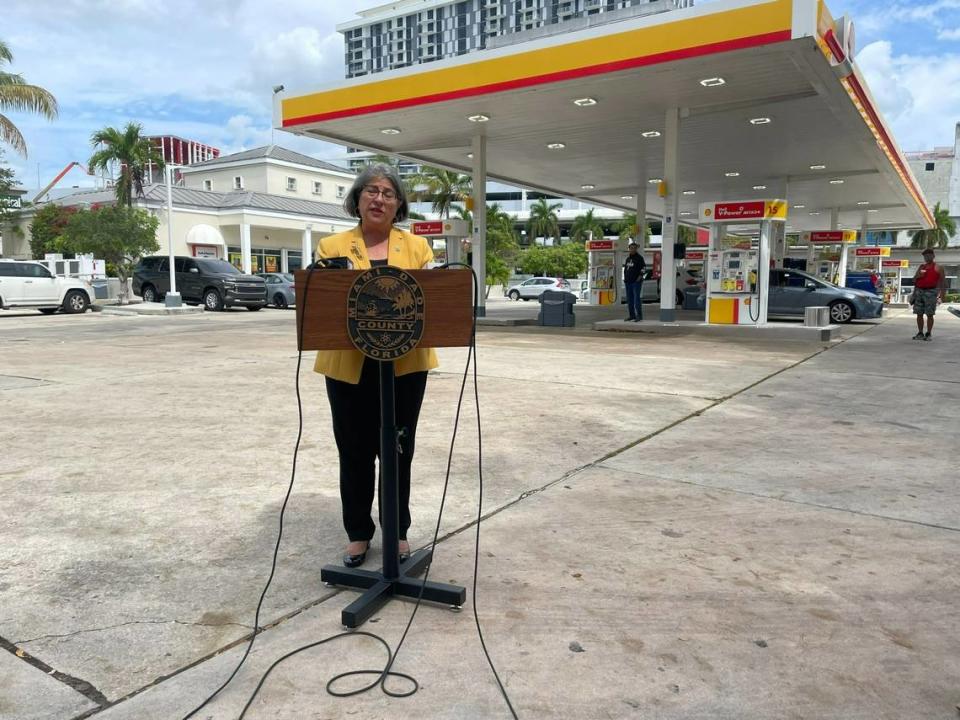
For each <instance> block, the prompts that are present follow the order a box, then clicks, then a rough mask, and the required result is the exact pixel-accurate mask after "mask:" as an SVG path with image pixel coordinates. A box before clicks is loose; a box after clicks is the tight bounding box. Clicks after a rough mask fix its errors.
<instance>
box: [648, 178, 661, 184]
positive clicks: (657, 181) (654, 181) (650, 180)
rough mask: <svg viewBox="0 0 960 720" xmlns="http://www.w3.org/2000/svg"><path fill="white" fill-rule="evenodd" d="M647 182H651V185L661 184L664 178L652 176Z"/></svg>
mask: <svg viewBox="0 0 960 720" xmlns="http://www.w3.org/2000/svg"><path fill="white" fill-rule="evenodd" d="M647 182H648V183H650V184H651V185H659V184H660V183H662V182H663V178H650V179H649V180H647Z"/></svg>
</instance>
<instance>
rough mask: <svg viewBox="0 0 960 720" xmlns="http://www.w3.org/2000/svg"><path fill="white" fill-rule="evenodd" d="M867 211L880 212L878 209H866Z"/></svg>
mask: <svg viewBox="0 0 960 720" xmlns="http://www.w3.org/2000/svg"><path fill="white" fill-rule="evenodd" d="M867 212H880V211H879V210H867Z"/></svg>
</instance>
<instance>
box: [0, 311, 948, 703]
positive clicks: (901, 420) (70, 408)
mask: <svg viewBox="0 0 960 720" xmlns="http://www.w3.org/2000/svg"><path fill="white" fill-rule="evenodd" d="M292 315H293V314H292V313H284V312H281V311H273V310H271V311H264V312H262V313H257V314H254V313H245V312H243V311H237V312H230V313H225V314H213V315H209V314H202V315H200V316H198V317H172V318H171V317H157V318H154V317H106V316H103V315H101V314H97V315H85V316H82V317H75V316H74V317H70V316H63V317H61V316H53V317H49V318H48V317H41V316H32V317H31V316H26V315H24V316H21V317H17V318H4V319H2V320H0V368H3V369H2V370H0V417H2V418H3V427H4V428H5V435H6V437H5V449H4V453H3V461H2V465H0V490H2V492H3V494H4V497H5V498H6V500H7V503H5V504H6V507H7V508H9V510H8V511H7V513H6V518H7V522H5V523H4V524H2V525H0V608H2V609H0V638H2V639H0V645H2V647H3V648H4V649H5V650H6V652H0V677H2V680H3V682H0V718H4V719H6V718H9V719H10V720H12V719H13V718H17V719H18V720H19V719H21V718H24V719H25V718H64V719H68V718H70V719H72V718H79V717H98V718H109V719H111V720H112V719H114V718H177V717H182V715H183V714H184V713H185V712H186V711H187V710H189V709H190V708H191V707H193V706H194V705H195V704H197V703H198V702H199V701H200V700H201V699H202V698H203V697H205V696H206V695H207V694H208V693H209V692H212V690H213V689H214V688H216V687H217V686H218V685H219V684H220V683H221V682H222V681H223V680H224V679H226V677H227V675H229V672H230V671H231V670H232V666H233V665H234V664H235V663H236V661H237V659H238V658H239V654H240V653H241V651H242V646H239V645H234V647H233V648H232V649H226V650H225V648H230V646H231V645H232V644H235V643H236V642H237V641H238V640H240V639H241V638H243V637H244V636H245V635H246V634H247V633H248V632H249V628H250V627H251V626H252V623H253V610H254V608H255V606H256V601H257V598H258V597H259V593H260V591H261V590H262V587H263V583H264V582H265V580H266V577H267V574H268V572H269V560H270V554H271V552H272V549H273V544H274V541H275V539H276V531H277V516H278V511H279V506H280V504H281V503H282V501H283V496H284V493H285V492H286V488H287V484H288V482H289V471H290V457H291V453H292V449H293V440H294V438H295V435H296V427H297V417H296V401H295V396H294V391H293V380H294V371H295V364H296V353H295V351H294V350H293V346H294V342H293V317H292ZM938 320H939V323H938V328H937V338H936V340H935V341H934V342H932V343H920V342H914V341H911V340H910V339H909V337H910V335H912V333H913V331H914V330H913V324H912V318H911V317H909V316H906V315H902V316H899V317H893V318H891V319H889V320H888V321H886V322H884V323H882V324H879V325H876V326H874V325H859V326H852V327H851V328H849V330H851V331H852V332H853V333H856V334H852V335H851V337H850V338H849V339H847V340H845V341H843V342H839V343H838V342H834V343H827V344H822V343H817V342H813V343H811V342H802V341H787V342H778V343H774V342H771V341H770V340H767V339H736V340H723V339H718V338H716V337H700V336H691V335H681V336H660V335H643V336H631V335H628V336H620V335H619V334H617V335H612V334H609V333H591V332H588V331H586V330H584V329H582V328H575V329H572V330H569V331H568V330H561V329H554V328H544V329H539V328H517V329H503V330H502V329H494V328H487V329H484V330H482V331H481V333H480V335H479V339H478V342H479V348H478V354H479V366H478V367H479V375H480V402H481V410H482V423H483V434H484V443H483V447H484V509H485V512H488V513H490V516H489V517H488V519H486V520H485V521H484V522H483V524H482V526H481V529H482V532H481V548H480V558H481V563H480V579H479V584H478V587H477V608H478V611H479V614H480V618H481V621H482V623H483V628H484V636H485V638H486V640H487V644H488V647H489V648H490V651H491V654H492V656H493V659H494V661H495V663H496V665H497V667H498V669H499V671H500V673H501V677H502V678H503V680H504V682H505V685H506V687H507V689H508V691H509V693H510V696H511V698H512V700H513V703H514V706H515V708H516V709H517V712H518V714H519V716H520V717H521V718H602V717H611V718H621V717H622V718H630V717H644V718H678V719H679V718H731V719H732V718H757V719H760V718H774V717H776V718H844V719H846V718H861V717H862V718H871V719H873V718H918V719H919V718H932V717H954V716H955V713H956V709H955V706H956V705H957V703H958V702H960V692H958V691H957V688H958V687H960V660H958V654H957V652H956V650H955V638H956V637H957V634H958V630H960V612H958V610H957V602H956V598H957V596H958V590H960V580H958V578H960V574H958V572H957V570H958V569H960V568H958V561H957V559H956V558H957V545H958V539H960V535H958V530H960V522H958V521H957V517H958V512H957V511H958V509H960V502H958V500H960V498H958V490H957V487H956V480H955V478H956V467H955V451H954V446H955V437H956V434H957V430H958V428H960V410H958V407H960V405H958V403H957V400H958V399H960V366H958V364H957V363H958V360H957V358H958V357H960V354H958V350H960V321H957V320H954V319H953V318H952V317H950V316H949V315H947V314H946V313H943V314H942V315H940V316H938ZM465 355H466V353H465V351H463V350H459V349H456V350H454V349H451V350H444V351H442V352H441V361H442V367H441V369H440V371H438V372H434V373H432V374H431V379H430V382H429V384H428V392H427V398H426V402H425V407H424V411H423V416H422V417H423V420H422V421H421V428H420V431H419V434H418V445H417V458H416V461H415V465H414V467H415V473H416V478H417V479H416V480H415V487H414V502H413V508H412V509H413V513H414V526H413V529H412V535H411V540H412V541H413V544H414V545H422V544H423V543H425V542H427V541H428V539H429V537H430V536H431V534H432V529H433V524H434V522H435V517H436V512H437V509H438V506H439V499H440V493H441V488H442V481H443V470H444V467H445V461H446V455H447V448H448V444H449V442H450V432H451V427H452V422H453V417H454V412H455V405H456V398H457V394H458V391H459V387H460V380H461V373H462V369H463V362H464V359H465ZM301 393H302V395H303V397H304V398H305V408H304V428H305V433H304V442H303V444H302V445H301V454H300V459H299V465H298V477H297V483H296V485H295V487H294V491H293V495H292V497H291V501H290V505H289V508H288V514H287V517H286V521H285V529H284V542H283V546H282V549H281V553H280V561H279V567H278V572H277V576H276V577H275V579H274V582H273V585H272V587H271V590H270V593H269V595H268V597H267V601H266V604H265V608H264V612H263V614H262V617H261V625H270V626H271V627H270V628H269V629H268V630H267V631H266V632H264V633H263V634H261V635H260V636H259V638H258V640H257V644H256V646H255V649H254V652H253V654H252V655H251V657H250V658H249V659H248V661H247V664H246V665H245V666H244V668H243V669H242V670H241V672H240V674H239V675H238V677H237V679H236V680H235V681H234V683H233V684H231V685H230V686H229V688H228V689H227V690H226V691H224V693H222V694H221V696H220V697H218V698H217V700H216V701H215V702H214V703H213V704H211V705H210V706H208V708H206V709H205V710H204V711H203V712H202V713H201V714H200V715H199V717H204V718H217V719H218V720H219V718H235V717H237V716H238V714H239V712H240V709H241V708H242V707H243V705H244V703H245V702H246V701H247V698H248V697H249V694H250V692H251V691H252V689H253V687H254V686H255V685H256V683H257V681H258V680H259V678H260V676H261V675H262V673H263V672H264V671H265V670H266V668H267V667H268V666H269V664H270V663H271V662H272V661H273V660H275V659H277V658H278V657H280V656H281V655H282V654H284V653H285V652H288V651H289V650H291V649H293V648H295V647H298V646H300V645H303V644H305V643H308V642H315V641H317V640H319V639H322V638H323V637H326V636H328V635H332V634H334V633H336V632H339V631H340V629H341V627H340V624H339V613H340V610H341V608H342V607H343V606H344V605H346V604H347V603H348V602H349V601H350V600H351V599H352V598H353V597H355V595H354V593H353V592H351V591H338V590H334V589H330V588H325V587H323V585H322V584H321V583H320V582H319V567H320V566H321V565H322V564H324V563H326V562H335V561H336V559H337V558H338V556H339V553H340V551H341V549H342V545H343V537H342V530H341V529H340V525H339V503H338V496H337V489H336V453H335V449H334V447H333V441H332V437H331V433H330V431H329V414H328V410H327V406H326V401H325V398H324V397H323V383H322V380H321V379H320V378H318V377H316V376H314V375H313V374H312V373H309V372H307V370H304V371H303V372H302V373H301ZM475 438H476V421H475V418H474V417H473V409H472V408H471V406H470V404H469V400H468V405H467V409H466V410H465V411H464V414H463V416H462V417H461V434H460V438H459V440H458V443H457V450H456V452H455V457H454V471H453V473H452V476H451V483H450V490H449V496H448V500H447V507H446V509H445V511H444V520H443V523H442V529H441V537H443V538H444V539H443V540H442V541H441V542H440V544H439V546H438V548H437V552H436V559H435V562H434V566H433V571H432V574H431V576H432V577H433V578H434V579H437V580H442V581H447V582H457V583H460V584H465V585H468V586H469V585H470V584H471V578H472V569H473V553H474V546H473V543H474V534H473V532H474V531H473V528H472V527H471V526H470V523H471V520H472V518H473V517H474V516H475V513H476V509H477V499H478V493H477V474H476V452H477V451H476V439H475ZM379 547H380V543H379V538H377V539H376V540H375V544H374V551H373V553H372V559H371V560H368V565H369V566H370V567H372V568H373V567H376V566H377V565H378V560H379V554H378V553H379ZM468 598H469V592H468ZM411 608H412V605H411V604H410V603H406V602H397V601H395V602H392V603H390V604H389V605H387V606H386V607H385V608H384V609H383V610H382V611H381V612H380V613H378V615H377V616H376V618H375V620H376V622H370V623H368V624H367V625H366V626H364V628H363V629H364V630H370V631H373V632H377V633H380V634H382V635H383V636H384V637H385V638H386V639H387V640H388V641H389V642H390V643H391V644H395V643H396V641H397V640H398V639H399V637H400V635H401V633H402V631H403V627H404V624H405V622H406V619H407V617H408V616H409V612H410V610H411ZM472 610H473V606H472V602H471V600H470V599H468V603H467V606H465V607H464V610H463V612H461V613H459V614H455V613H451V612H449V611H448V610H446V609H443V608H437V607H423V608H421V610H420V612H419V614H418V616H417V618H416V622H415V624H414V626H413V629H412V630H411V633H410V636H409V637H408V639H407V641H406V644H405V646H404V648H403V649H402V651H401V654H400V657H399V660H398V664H397V667H396V669H397V670H398V671H401V672H407V673H410V674H412V675H414V676H415V677H416V678H417V679H418V680H419V682H420V684H421V689H420V691H419V692H418V693H417V694H416V695H414V696H413V697H411V698H406V699H393V698H388V697H386V696H384V695H382V694H380V693H379V692H376V691H375V692H371V693H368V694H366V695H362V696H359V697H355V698H349V699H334V698H331V697H329V696H327V695H326V693H325V692H324V690H323V688H324V685H325V684H326V681H327V679H328V678H329V677H330V676H331V675H333V674H336V673H337V672H342V671H345V670H350V669H357V668H375V667H379V666H382V663H383V659H382V651H381V650H380V649H379V648H378V647H377V646H375V645H374V644H373V643H372V641H370V640H369V639H368V638H364V637H357V638H350V639H348V640H345V641H338V642H336V643H331V644H330V645H323V646H321V647H320V648H316V649H314V650H311V651H309V652H307V653H304V654H302V655H299V656H297V657H295V658H293V659H291V660H289V661H287V662H286V663H285V664H284V665H283V666H281V668H280V669H278V670H277V671H275V673H274V674H273V675H272V676H271V678H270V679H269V680H268V682H267V683H266V685H265V687H264V689H263V691H262V692H261V693H260V695H259V696H258V698H257V700H256V701H255V702H254V705H253V707H252V709H251V712H250V714H249V717H271V718H305V717H316V718H341V717H352V716H356V717H364V718H405V717H426V718H451V717H463V718H488V717H490V718H493V717H509V715H508V713H507V710H506V706H505V704H504V703H503V700H502V699H501V698H500V697H499V693H498V691H497V688H496V685H495V683H494V682H493V679H492V677H491V675H490V673H489V670H488V669H487V667H486V663H485V661H484V658H483V655H482V653H481V651H480V648H479V644H478V641H477V637H476V629H475V627H474V625H473V621H472V618H471V617H470V614H471V613H472ZM18 651H19V653H20V655H21V656H26V657H18V656H17V652H18ZM398 689H402V688H398Z"/></svg>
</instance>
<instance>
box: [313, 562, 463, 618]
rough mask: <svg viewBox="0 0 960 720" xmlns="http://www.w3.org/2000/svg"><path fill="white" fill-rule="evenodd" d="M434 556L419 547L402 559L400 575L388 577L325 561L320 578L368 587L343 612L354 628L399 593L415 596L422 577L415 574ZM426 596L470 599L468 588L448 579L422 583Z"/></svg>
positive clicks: (433, 599)
mask: <svg viewBox="0 0 960 720" xmlns="http://www.w3.org/2000/svg"><path fill="white" fill-rule="evenodd" d="M432 556H433V551H432V550H420V551H418V552H415V553H413V554H412V555H411V556H410V557H409V559H407V560H406V561H405V562H402V563H400V572H399V576H398V577H396V578H394V579H392V580H391V579H387V578H386V577H384V575H383V573H382V572H371V571H370V570H361V569H360V568H348V567H342V566H340V565H324V566H323V568H322V569H321V570H320V579H321V580H322V581H323V582H326V583H330V584H331V585H342V586H344V587H352V588H362V589H364V590H366V592H365V593H363V594H362V595H361V596H360V597H358V598H357V599H356V600H354V601H353V602H352V603H350V604H349V605H347V607H345V608H344V609H343V612H342V613H341V614H340V617H341V620H342V622H343V625H344V627H348V628H355V627H359V626H360V625H362V624H363V623H364V622H365V621H366V620H367V618H369V617H370V616H371V615H373V614H374V613H375V612H376V611H377V610H379V609H380V608H381V607H382V606H383V605H384V604H385V603H386V602H387V601H388V600H390V598H391V597H393V596H395V595H397V596H400V597H407V598H413V599H416V598H418V597H419V596H420V588H421V586H423V581H421V580H417V579H416V578H415V577H413V576H416V575H419V574H420V573H421V572H423V569H424V568H425V567H426V566H427V564H428V563H429V562H430V558H431V557H432ZM423 599H424V600H427V601H429V602H435V603H441V604H444V605H456V606H458V607H459V606H461V605H463V603H464V602H466V600H467V591H466V588H462V587H460V586H459V585H448V584H447V583H439V582H432V581H431V582H428V583H427V584H426V586H424V587H423Z"/></svg>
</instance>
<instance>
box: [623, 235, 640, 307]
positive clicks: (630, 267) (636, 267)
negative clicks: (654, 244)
mask: <svg viewBox="0 0 960 720" xmlns="http://www.w3.org/2000/svg"><path fill="white" fill-rule="evenodd" d="M627 250H629V251H630V254H629V255H627V259H626V260H624V262H623V286H624V288H625V289H626V291H627V312H628V313H629V317H627V321H631V320H632V321H633V322H637V321H638V320H643V298H642V295H643V271H644V269H645V268H646V263H645V262H644V261H643V255H641V254H640V253H639V252H637V244H636V243H634V242H632V243H630V244H629V245H628V246H627Z"/></svg>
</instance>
